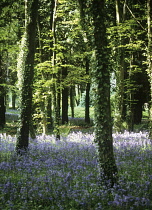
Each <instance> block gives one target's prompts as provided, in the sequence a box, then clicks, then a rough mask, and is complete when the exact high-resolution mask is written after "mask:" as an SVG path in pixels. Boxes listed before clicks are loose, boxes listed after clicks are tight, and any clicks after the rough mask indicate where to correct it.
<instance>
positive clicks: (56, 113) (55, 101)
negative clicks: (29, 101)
mask: <svg viewBox="0 0 152 210" xmlns="http://www.w3.org/2000/svg"><path fill="white" fill-rule="evenodd" d="M56 10H57V0H55V2H54V10H53V11H54V13H53V20H52V34H53V46H54V48H55V49H54V50H53V56H52V68H53V71H54V73H53V78H54V83H53V88H52V89H53V107H54V133H55V136H56V140H59V139H60V131H59V117H60V116H59V101H58V96H59V95H58V85H57V81H58V73H55V68H56Z"/></svg>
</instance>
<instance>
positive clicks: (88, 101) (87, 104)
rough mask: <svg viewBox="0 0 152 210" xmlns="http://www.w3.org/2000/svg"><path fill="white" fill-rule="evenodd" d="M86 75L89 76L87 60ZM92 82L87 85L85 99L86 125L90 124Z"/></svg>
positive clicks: (87, 61) (87, 62)
mask: <svg viewBox="0 0 152 210" xmlns="http://www.w3.org/2000/svg"><path fill="white" fill-rule="evenodd" d="M86 74H87V75H88V74H89V60H88V58H86ZM89 109H90V82H87V84H86V97H85V123H87V124H90V112H89Z"/></svg>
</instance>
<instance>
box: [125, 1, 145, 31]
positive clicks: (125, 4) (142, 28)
mask: <svg viewBox="0 0 152 210" xmlns="http://www.w3.org/2000/svg"><path fill="white" fill-rule="evenodd" d="M125 5H126V7H127V9H128V10H129V12H130V14H131V15H132V16H133V18H134V19H135V20H136V22H137V23H138V24H139V25H140V26H141V28H142V29H143V30H144V31H147V30H146V29H145V28H144V27H143V26H142V24H141V23H140V22H139V20H137V18H136V17H135V15H134V14H133V13H132V11H131V9H130V8H129V7H128V5H127V4H126V2H125Z"/></svg>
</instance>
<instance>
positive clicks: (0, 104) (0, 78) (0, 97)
mask: <svg viewBox="0 0 152 210" xmlns="http://www.w3.org/2000/svg"><path fill="white" fill-rule="evenodd" d="M3 84H4V69H3V66H2V56H1V55H0V128H4V126H5V123H6V120H5V112H6V106H5V91H4V87H3Z"/></svg>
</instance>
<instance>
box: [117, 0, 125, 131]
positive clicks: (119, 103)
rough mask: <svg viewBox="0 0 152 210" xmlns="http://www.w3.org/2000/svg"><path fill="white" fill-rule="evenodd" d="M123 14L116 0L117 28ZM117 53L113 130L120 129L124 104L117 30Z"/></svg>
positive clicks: (122, 18)
mask: <svg viewBox="0 0 152 210" xmlns="http://www.w3.org/2000/svg"><path fill="white" fill-rule="evenodd" d="M124 15H125V14H123V13H122V12H121V9H120V0H116V25H117V27H118V29H119V25H120V23H122V21H123V20H124ZM118 37H119V38H118V42H117V48H118V49H117V55H116V64H117V70H116V97H115V103H116V110H115V118H114V128H115V131H118V132H121V131H122V122H123V104H124V70H125V68H124V67H125V65H124V49H123V48H122V47H120V46H121V45H122V44H123V40H122V37H121V35H120V34H119V32H118Z"/></svg>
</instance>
